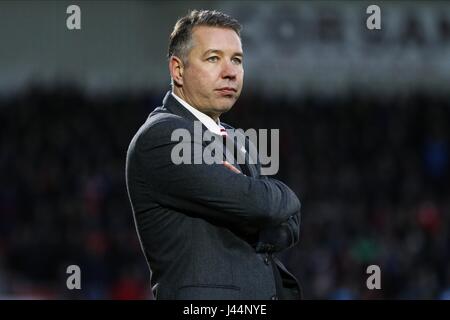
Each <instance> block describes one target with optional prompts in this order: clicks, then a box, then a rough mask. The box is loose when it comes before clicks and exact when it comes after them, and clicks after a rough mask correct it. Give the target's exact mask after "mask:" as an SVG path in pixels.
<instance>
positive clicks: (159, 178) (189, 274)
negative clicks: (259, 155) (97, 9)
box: [126, 93, 300, 300]
mask: <svg viewBox="0 0 450 320" xmlns="http://www.w3.org/2000/svg"><path fill="white" fill-rule="evenodd" d="M196 120H197V119H196V118H195V116H194V115H193V114H192V113H190V112H189V111H188V110H187V109H185V108H184V107H183V106H182V105H180V104H179V103H178V101H176V99H174V98H173V97H172V96H171V95H170V93H167V95H166V97H165V98H164V100H163V106H161V107H158V108H156V109H155V110H154V111H153V112H152V113H151V114H150V115H149V117H148V119H147V121H146V122H145V123H144V124H143V125H142V127H141V128H140V129H139V130H138V132H137V133H136V135H135V136H134V138H133V139H132V141H131V143H130V146H129V149H128V153H127V161H126V182H127V191H128V195H129V199H130V202H131V207H132V211H133V216H134V221H135V224H136V229H137V233H138V236H139V240H140V243H141V246H142V249H143V252H144V255H145V257H146V259H147V262H148V264H149V267H150V272H151V279H152V283H153V284H155V287H157V290H154V294H155V296H156V298H157V299H183V300H186V299H273V298H274V297H276V295H277V288H276V282H275V277H274V272H273V269H272V268H274V267H275V268H276V270H278V271H280V273H281V275H282V278H283V279H284V280H283V282H284V281H285V280H291V281H290V283H291V286H292V283H294V284H295V285H294V287H295V289H298V282H297V280H296V279H295V277H294V276H293V275H292V274H290V273H289V271H288V270H286V268H285V267H284V266H283V265H282V263H281V262H280V261H279V260H278V259H277V258H275V257H274V256H273V255H272V254H273V253H274V252H279V251H281V250H284V249H286V248H288V247H291V246H293V245H294V244H295V243H296V242H297V241H298V236H299V223H300V202H299V200H298V198H297V196H296V195H295V194H294V192H293V191H291V190H290V189H289V188H288V187H287V186H286V185H285V184H284V183H282V182H280V181H278V180H275V179H271V178H267V177H265V176H261V175H260V166H259V164H256V165H253V164H245V165H239V164H235V166H236V167H237V168H238V169H239V170H241V172H244V173H247V175H244V174H237V173H234V172H232V171H231V170H229V169H227V168H226V167H225V166H224V165H222V164H210V165H208V164H178V165H176V164H174V163H173V161H172V159H171V153H172V150H173V148H174V146H175V145H177V144H179V143H180V141H172V139H171V135H172V132H173V131H174V130H176V129H180V128H184V129H186V130H188V131H189V132H190V133H192V134H194V121H196ZM226 127H228V128H231V127H229V126H226ZM202 130H203V131H205V130H206V128H205V127H202ZM182 143H185V144H188V145H190V146H191V147H192V150H194V148H195V147H199V146H200V147H201V148H205V147H206V146H207V145H208V143H207V142H203V141H197V140H196V139H192V141H184V142H182ZM247 143H249V142H248V141H247ZM274 264H275V265H274ZM288 282H289V281H287V282H286V283H288Z"/></svg>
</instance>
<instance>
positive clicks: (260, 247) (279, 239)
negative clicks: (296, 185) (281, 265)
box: [253, 161, 301, 253]
mask: <svg viewBox="0 0 450 320" xmlns="http://www.w3.org/2000/svg"><path fill="white" fill-rule="evenodd" d="M257 172H258V175H259V176H258V177H259V178H260V179H262V180H266V179H268V177H267V176H262V175H261V164H260V162H259V161H258V162H257ZM300 221H301V213H300V206H299V210H298V211H297V212H296V213H295V214H293V215H292V216H290V217H289V218H288V219H287V220H285V221H283V222H281V223H280V224H278V225H276V226H268V227H265V228H262V229H261V230H259V232H258V236H257V242H256V243H255V244H254V245H253V246H254V247H255V250H256V252H260V253H261V252H280V251H283V250H285V249H288V248H290V247H293V246H294V245H295V244H296V243H297V242H298V241H299V238H300Z"/></svg>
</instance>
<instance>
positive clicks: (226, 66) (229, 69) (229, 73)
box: [222, 61, 240, 80]
mask: <svg viewBox="0 0 450 320" xmlns="http://www.w3.org/2000/svg"><path fill="white" fill-rule="evenodd" d="M239 68H240V66H238V65H235V64H233V63H232V62H231V61H225V62H224V63H223V66H222V78H223V79H230V80H234V79H236V77H237V75H238V72H239Z"/></svg>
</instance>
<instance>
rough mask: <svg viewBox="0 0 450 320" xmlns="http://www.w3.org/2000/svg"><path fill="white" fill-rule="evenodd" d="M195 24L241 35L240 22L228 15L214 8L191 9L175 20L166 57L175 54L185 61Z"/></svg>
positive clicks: (190, 47) (190, 46)
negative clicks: (224, 29) (229, 30)
mask: <svg viewBox="0 0 450 320" xmlns="http://www.w3.org/2000/svg"><path fill="white" fill-rule="evenodd" d="M196 26H210V27H219V28H227V29H231V30H234V32H236V34H237V35H238V36H239V38H240V37H241V30H242V26H241V24H240V23H239V22H238V21H237V20H236V19H234V18H232V17H230V16H229V15H227V14H225V13H222V12H219V11H216V10H193V11H190V12H189V13H188V14H187V15H186V16H184V17H182V18H180V19H179V20H178V21H177V22H176V24H175V26H174V28H173V31H172V33H171V34H170V38H169V48H168V53H167V58H169V59H170V58H171V57H172V56H177V57H179V58H180V59H181V60H182V61H183V62H184V63H187V56H188V54H189V51H190V50H191V49H192V41H191V40H192V29H193V28H194V27H196Z"/></svg>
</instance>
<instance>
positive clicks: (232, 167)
mask: <svg viewBox="0 0 450 320" xmlns="http://www.w3.org/2000/svg"><path fill="white" fill-rule="evenodd" d="M223 165H224V166H225V168H228V169H230V170H231V171H233V172H234V173H242V172H240V171H239V170H238V169H236V167H234V166H233V165H232V164H231V163H229V162H228V161H224V162H223Z"/></svg>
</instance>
